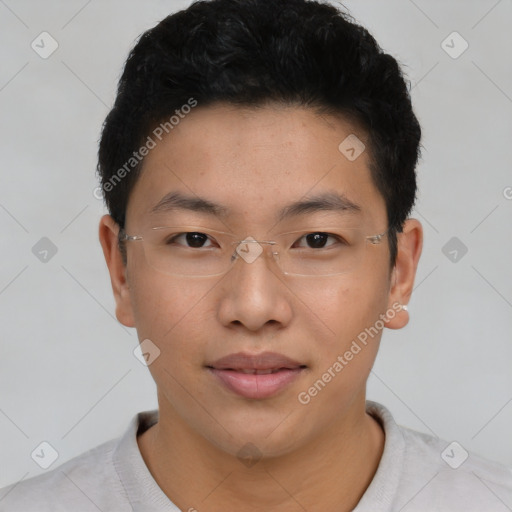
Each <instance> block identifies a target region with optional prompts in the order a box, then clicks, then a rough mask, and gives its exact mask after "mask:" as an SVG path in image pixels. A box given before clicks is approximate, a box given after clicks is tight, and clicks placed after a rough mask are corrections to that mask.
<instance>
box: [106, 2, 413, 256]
mask: <svg viewBox="0 0 512 512" xmlns="http://www.w3.org/2000/svg"><path fill="white" fill-rule="evenodd" d="M272 102H274V103H275V102H277V103H280V104H285V105H291V106H294V105H296V106H303V107H311V108H313V109H314V110H316V111H318V112H322V113H331V114H334V115H341V116H344V117H345V118H346V119H348V120H351V121H353V122H354V123H356V124H357V125H358V126H360V127H362V128H363V129H364V131H365V133H366V134H367V136H368V140H369V147H368V148H367V149H368V151H369V155H370V161H371V164H370V171H371V176H372V179H373V181H374V183H375V185H376V187H377V189H378V190H379V192H380V193H381V194H382V196H383V198H384V200H385V203H386V211H387V217H388V219H387V220H388V229H389V237H388V239H389V245H390V258H391V265H394V262H395V259H396V253H397V238H396V233H397V232H400V231H402V228H403V223H404V221H405V220H406V218H407V216H408V215H409V213H410V211H411V210H412V207H413V206H414V202H415V198H416V171H415V168H416V164H417V160H418V158H419V156H420V139H421V129H420V125H419V123H418V120H417V118H416V116H415V114H414V112H413V109H412V105H411V98H410V95H409V90H408V87H407V83H406V80H405V79H404V76H403V74H402V71H401V69H400V66H399V64H398V62H397V61H396V60H395V58H393V57H392V56H391V55H388V54H386V53H385V52H383V50H382V49H381V48H380V46H379V45H378V44H377V42H376V41H375V39H374V38H373V36H372V35H371V34H370V33H369V32H368V31H367V30H366V29H365V28H363V27H361V26H360V25H358V24H357V23H356V22H355V21H354V20H353V18H352V17H351V16H350V14H348V13H346V12H343V11H341V10H339V9H338V8H336V7H334V6H333V5H331V4H329V3H323V2H320V1H312V0H311V1H309V0H272V1H269V0H201V1H196V2H194V3H192V4H191V5H190V7H188V8H187V9H185V10H182V11H179V12H177V13H175V14H173V15H170V16H168V17H166V18H165V19H164V20H162V21H161V22H160V23H158V25H156V26H155V27H154V28H152V29H150V30H148V31H146V32H144V33H143V34H142V35H141V36H140V38H139V40H138V41H137V42H136V44H135V46H134V47H133V49H132V50H131V52H130V54H129V56H128V59H127V61H126V64H125V67H124V71H123V73H122V76H121V78H120V80H119V85H118V91H117V97H116V100H115V104H114V107H113V108H112V110H111V111H110V113H109V114H108V116H107V117H106V119H105V122H104V124H103V129H102V135H101V140H100V145H99V152H98V156H99V159H98V167H97V171H98V174H99V176H100V180H101V185H102V190H103V194H104V199H105V202H106V205H107V207H108V210H109V212H110V214H111V216H112V217H113V219H114V220H115V221H116V223H117V224H118V225H119V226H120V227H121V228H124V224H125V215H126V206H127V203H128V198H129V194H130V192H131V190H132V189H133V186H134V184H135V182H136V180H137V177H138V176H139V174H140V171H141V168H142V164H143V158H142V157H141V155H140V154H139V152H138V150H139V148H142V147H143V146H144V145H145V144H147V143H148V141H149V136H150V134H152V133H153V130H154V129H155V127H156V126H158V125H159V124H161V123H164V126H165V127H166V128H165V131H166V132H170V129H172V124H173V122H172V117H176V116H175V115H174V114H180V113H181V112H182V109H184V106H187V108H188V111H189V110H190V108H191V107H190V105H192V106H195V105H197V104H198V105H200V106H203V107H204V106H208V105H212V104H215V103H228V104H232V105H236V106H240V107H258V106H264V105H266V104H269V103H272ZM183 111H184V112H187V110H183ZM180 117H183V116H181V114H180ZM178 122H179V121H178ZM340 142H341V141H340ZM143 153H144V152H143V151H142V154H143ZM128 163H129V164H128Z"/></svg>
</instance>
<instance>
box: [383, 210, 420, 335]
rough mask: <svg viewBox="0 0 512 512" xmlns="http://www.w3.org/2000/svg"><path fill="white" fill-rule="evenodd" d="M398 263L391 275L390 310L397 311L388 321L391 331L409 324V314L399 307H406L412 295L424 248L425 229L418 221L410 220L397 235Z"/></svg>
mask: <svg viewBox="0 0 512 512" xmlns="http://www.w3.org/2000/svg"><path fill="white" fill-rule="evenodd" d="M397 239H398V240H397V242H398V243H397V256H396V263H395V266H394V267H393V271H392V273H391V288H390V292H389V299H388V309H389V310H391V309H392V310H394V311H396V312H397V313H396V315H395V316H394V317H393V318H391V319H389V320H388V321H386V327H388V328H389V329H401V328H402V327H404V326H406V325H407V323H408V322H409V313H408V312H407V311H405V310H404V309H397V305H398V304H400V305H403V306H404V305H406V304H407V303H408V302H409V300H410V298H411V294H412V289H413V286H414V278H415V276H416V269H417V267H418V261H419V259H420V255H421V249H422V247H423V228H422V226H421V223H420V222H419V221H418V220H416V219H408V220H406V221H405V223H404V227H403V231H402V233H398V234H397Z"/></svg>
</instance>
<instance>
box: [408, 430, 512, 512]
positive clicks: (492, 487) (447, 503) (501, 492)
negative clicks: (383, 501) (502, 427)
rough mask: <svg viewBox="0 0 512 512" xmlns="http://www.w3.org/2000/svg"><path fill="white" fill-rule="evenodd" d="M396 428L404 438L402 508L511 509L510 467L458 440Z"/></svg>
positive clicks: (511, 473) (511, 474)
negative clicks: (478, 452)
mask: <svg viewBox="0 0 512 512" xmlns="http://www.w3.org/2000/svg"><path fill="white" fill-rule="evenodd" d="M399 430H400V432H401V434H402V436H403V438H404V442H405V450H404V461H403V474H402V480H401V490H402V494H403V496H404V499H405V498H407V500H408V503H409V505H408V506H409V508H407V507H405V508H404V512H406V511H407V510H423V508H421V507H427V506H428V507H435V509H436V510H464V511H472V510H475V511H476V510H478V511H481V510H488V511H500V510H503V511H507V510H511V508H509V507H512V469H511V468H508V467H506V466H503V465H501V464H498V463H496V462H492V461H490V460H487V459H485V458H483V457H481V456H479V455H476V454H474V453H471V452H470V451H468V450H466V449H465V448H464V446H462V444H460V443H459V442H457V441H451V442H450V441H445V440H443V439H439V438H436V437H434V436H431V435H428V434H424V433H420V432H416V431H414V430H411V429H408V428H405V427H399ZM399 494H400V493H399ZM418 507H419V508H418Z"/></svg>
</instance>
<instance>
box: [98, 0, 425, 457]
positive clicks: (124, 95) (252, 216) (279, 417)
mask: <svg viewBox="0 0 512 512" xmlns="http://www.w3.org/2000/svg"><path fill="white" fill-rule="evenodd" d="M419 143H420V127H419V124H418V122H417V119H416V117H415V115H414V113H413V110H412V107H411V101H410V97H409V94H408V91H407V86H406V82H405V80H404V78H403V76H402V73H401V71H400V68H399V65H398V64H397V62H396V60H395V59H394V58H392V57H391V56H390V55H387V54H386V53H384V52H383V51H382V50H381V49H380V47H379V46H378V45H377V43H376V41H375V40H374V38H373V37H372V36H371V35H370V34H369V33H368V32H367V31H366V30H365V29H364V28H362V27H360V26H359V25H357V24H356V23H355V22H354V21H353V20H352V19H351V18H350V17H349V15H348V14H345V13H341V12H339V11H338V10H337V9H336V8H334V7H333V6H331V5H329V4H323V3H318V2H312V1H305V0H279V1H276V2H268V1H266V0H212V1H200V2H196V3H194V4H192V5H191V6H190V7H189V8H188V9H186V10H185V11H181V12H179V13H176V14H174V15H172V16H169V17H167V18H166V19H164V20H163V21H162V22H160V23H159V24H158V25H157V26H156V27H154V28H153V29H151V30H148V31H147V32H145V33H144V34H143V35H142V36H141V37H140V39H139V41H138V42H137V44H136V45H135V47H134V48H133V50H132V51H131V53H130V55H129V57H128V60H127V62H126V66H125V68H124V72H123V74H122V77H121V79H120V83H119V88H118V94H117V98H116V101H115V105H114V107H113V109H112V111H111V112H110V113H109V115H108V116H107V118H106V121H105V124H104V127H103V133H102V138H101V142H100V149H99V163H98V171H99V174H100V178H101V183H102V187H103V191H104V196H105V201H106V204H107V207H108V209H109V213H110V215H108V216H105V217H104V218H103V219H102V221H101V224H100V239H101V242H102V246H103V249H104V253H105V257H106V260H107V264H108V266H109V270H110V274H111V279H112V286H113V289H114V295H115V299H116V304H117V308H116V313H117V317H118V319H119V321H121V322H122V323H123V324H124V325H127V326H130V327H136V328H137V332H138V336H139V340H141V341H142V340H146V339H149V340H151V343H152V344H154V346H156V347H158V350H159V351H160V354H159V356H158V357H157V358H156V359H155V360H154V362H152V364H151V365H150V371H151V373H152V375H153V377H154V379H155V381H156V384H157V387H158V393H159V404H160V411H161V415H167V416H169V417H170V416H172V417H173V418H174V419H175V420H176V421H181V422H182V424H183V426H184V428H190V430H191V431H193V432H195V433H196V434H197V435H198V436H200V437H201V438H202V439H205V440H208V441H209V442H211V443H212V444H213V445H215V446H217V447H219V448H220V449H222V450H224V451H226V452H230V453H236V452H237V450H238V449H239V448H240V447H241V446H243V445H244V444H245V443H247V442H252V443H253V444H256V445H257V446H259V447H261V450H262V451H263V452H266V453H269V454H273V455H277V454H279V453H284V452H286V451H290V450H293V449H294V448H296V447H298V446H301V445H303V444H305V443H306V442H307V441H308V440H310V439H313V438H314V437H315V436H318V435H319V433H322V432H324V433H325V431H326V430H327V428H328V425H332V424H333V421H335V420H340V421H341V420H342V419H343V417H346V416H347V415H349V414H352V413H353V412H354V410H355V409H354V408H355V407H356V405H355V404H359V405H358V407H359V409H360V405H361V403H363V401H364V392H365V384H366V379H367V377H368V374H369V371H370V369H371V366H372V364H373V361H374V358H375V356H376V353H377V350H378V344H379V341H380V336H381V334H382V328H381V327H380V324H379V323H377V322H380V323H381V324H382V326H384V325H385V326H386V327H389V328H400V327H402V326H403V325H405V324H406V323H407V320H408V315H407V313H406V312H405V311H403V310H401V309H400V305H401V304H406V303H407V302H408V300H409V297H410V294H411V291H412V285H413V280H414V274H415V271H416V265H417V262H418V259H419V255H420V252H421V226H420V225H419V223H418V222H417V221H414V220H412V219H408V215H409V213H410V211H411V209H412V207H413V204H414V200H415V195H416V175H415V166H416V163H417V159H418V155H419ZM354 144H355V145H354ZM347 151H348V152H347ZM354 156H356V157H355V158H354ZM183 196H188V199H187V198H184V197H183ZM164 198H167V200H165V199H164ZM169 198H171V200H169ZM333 198H335V199H337V200H338V203H337V204H334V203H336V200H335V199H333ZM339 198H341V202H340V200H339ZM162 199H164V201H163V202H162ZM298 203H300V204H298ZM293 204H295V206H294V207H291V205H293ZM157 205H160V206H158V207H156V206H157ZM163 206H167V208H165V207H163ZM155 207H156V208H155ZM286 211H288V213H290V212H291V214H290V215H288V216H286V215H283V213H284V212H286ZM164 225H165V226H168V225H193V226H202V227H204V228H205V229H206V228H208V229H211V230H216V231H222V232H227V233H230V234H233V236H234V237H235V239H237V237H238V240H243V239H246V238H247V237H249V236H251V237H254V238H255V239H256V240H260V241H261V240H272V239H273V238H272V237H273V236H277V237H278V236H279V235H280V234H282V233H286V232H290V231H296V230H297V231H298V230H300V229H302V228H315V229H314V230H313V231H314V232H317V231H318V229H316V228H321V227H328V226H334V225H340V226H343V228H344V229H347V230H348V231H349V232H350V233H359V234H363V235H365V236H371V235H377V234H382V233H385V236H384V237H383V238H382V241H381V243H378V244H372V243H368V242H365V243H364V250H362V251H361V252H358V257H357V258H356V259H354V264H353V265H352V266H351V267H350V272H345V273H342V274H340V275H324V276H314V277H311V276H309V277H308V276H295V275H294V276H291V275H286V274H284V273H282V272H281V269H280V268H279V266H278V265H277V264H276V263H275V261H274V260H273V259H272V257H271V251H270V250H269V251H267V250H266V248H265V250H264V251H263V253H262V256H261V257H258V258H257V259H256V260H255V261H253V262H251V263H247V262H246V261H242V259H241V258H238V260H236V261H235V263H234V264H233V265H232V266H231V267H230V268H229V270H228V271H227V272H225V273H224V274H222V275H220V276H219V275H216V276H206V277H204V276H203V277H200V278H197V277H190V276H183V275H171V274H169V273H162V272H161V268H160V269H157V268H155V266H154V265H152V264H150V263H151V262H150V261H148V254H147V250H146V246H145V245H144V244H145V241H143V242H142V243H138V242H136V241H134V242H133V243H132V242H131V241H130V242H127V241H125V240H123V239H122V238H123V235H124V233H127V234H128V235H129V236H137V235H140V234H142V233H146V232H147V230H148V229H150V228H151V227H157V226H164ZM391 312H392V313H391ZM376 325H377V327H375V326H376ZM372 328H373V330H372ZM365 330H366V331H365ZM363 332H366V333H367V336H366V339H365V340H364V341H365V342H364V343H363V341H362V337H361V333H363ZM369 332H371V333H373V334H371V335H368V333H369ZM358 339H359V343H357V342H356V345H354V341H355V340H358ZM356 346H357V347H359V350H358V349H357V348H356ZM265 351H271V352H279V353H280V354H284V355H286V356H287V357H289V358H291V359H293V360H294V361H298V362H299V363H300V365H301V366H302V367H303V369H302V370H301V371H300V372H299V373H298V377H297V378H295V380H294V381H293V382H292V383H291V384H289V385H288V386H287V387H285V388H284V389H283V390H281V391H280V392H278V393H277V394H274V395H272V396H269V397H266V398H247V397H246V396H245V397H244V396H240V395H238V394H236V393H234V392H233V391H232V390H230V389H228V388H226V387H225V386H223V385H222V384H220V383H219V382H218V379H216V377H215V375H212V372H211V371H210V370H211V366H212V364H213V363H214V362H215V361H217V360H218V359H219V358H222V357H224V356H226V355H228V354H232V353H239V352H244V353H246V354H253V355H255V354H260V353H262V352H265ZM347 351H348V352H351V353H352V356H350V359H349V360H348V361H346V359H343V360H344V361H346V363H347V364H345V363H343V364H342V363H341V362H340V361H339V359H337V358H338V356H340V355H342V356H343V354H345V353H347ZM336 361H338V363H339V364H342V366H343V367H342V368H341V369H339V366H337V367H336V368H334V366H335V362H336ZM326 372H327V373H328V374H329V375H330V378H329V377H325V379H323V377H322V376H323V375H325V374H326ZM318 380H322V382H323V383H324V384H325V385H322V384H318V385H317V386H316V389H317V391H316V392H314V391H313V392H311V393H306V394H304V393H303V392H304V391H307V390H308V389H309V388H310V387H311V386H312V384H313V383H314V382H318ZM326 380H327V382H325V381H326ZM320 389H321V392H320ZM301 392H302V393H303V394H302V395H301V396H302V400H301V399H300V397H299V395H300V393H301ZM306 396H308V397H309V399H308V398H307V397H306ZM312 397H314V400H313V399H312ZM306 402H307V403H306ZM333 402H335V403H337V404H339V407H338V408H334V409H333V408H332V403H333ZM200 404H202V406H201V405H200ZM206 404H207V408H208V411H207V412H206V411H205V408H204V406H205V405H206ZM359 409H358V410H359ZM286 412H289V415H288V416H287V420H286V421H283V417H284V416H286ZM280 422H281V423H280ZM278 425H279V427H278V428H277V426H278ZM270 432H272V434H269V433H270ZM290 432H294V433H295V434H294V435H293V436H290Z"/></svg>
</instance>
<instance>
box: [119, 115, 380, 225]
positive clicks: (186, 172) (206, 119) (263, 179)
mask: <svg viewBox="0 0 512 512" xmlns="http://www.w3.org/2000/svg"><path fill="white" fill-rule="evenodd" d="M347 137H348V139H347ZM354 137H357V139H354ZM358 140H359V141H360V145H359V146H356V147H355V151H360V150H361V149H362V148H363V144H366V145H367V141H366V134H365V133H364V132H361V131H360V130H358V129H356V127H355V126H353V125H351V124H350V123H348V122H347V121H346V120H344V119H343V118H340V117H334V116H331V115H328V116H327V115H324V116H320V115H319V114H317V113H315V112H314V111H313V110H311V109H306V108H302V107H290V106H276V105H272V106H266V107H260V108H251V109H248V108H239V107H235V106H232V105H215V106H211V107H204V108H201V107H200V106H198V107H196V109H195V110H194V111H193V112H192V113H190V114H188V115H187V116H185V117H184V118H183V119H182V120H181V121H180V122H179V124H177V125H175V126H174V127H173V129H172V131H170V133H168V134H166V135H164V136H163V137H162V140H158V139H155V142H156V144H155V147H154V148H153V149H152V150H151V151H150V152H149V154H148V155H147V156H146V157H145V160H144V163H143V168H142V172H141V175H140V177H139V179H138V181H137V183H136V184H135V187H134V189H133V191H132V193H131V196H130V200H129V203H128V209H127V219H128V221H129V220H130V218H139V217H141V216H148V215H152V214H153V213H152V210H155V206H157V205H158V204H159V203H161V202H162V200H163V199H164V198H165V196H169V194H171V195H172V194H173V193H176V192H178V193H180V194H181V195H182V196H188V197H194V196H195V197H196V198H201V199H206V200H209V201H210V202H211V203H215V204H216V205H218V206H220V207H222V208H221V209H220V210H222V214H223V215H225V216H227V217H231V220H233V219H236V221H237V222H238V221H240V222H244V223H249V224H251V223H254V224H259V223H263V222H272V221H275V220H276V217H278V216H280V215H281V216H282V214H283V212H285V211H286V208H287V205H290V204H292V203H296V202H297V201H298V200H299V199H307V198H308V197H319V196H326V195H328V196H329V195H330V199H333V197H334V195H338V196H341V197H342V198H343V199H344V200H346V202H347V203H352V204H353V205H357V206H358V207H359V208H356V209H352V210H351V211H352V213H356V210H359V211H358V212H357V213H358V215H360V217H361V219H362V220H364V221H379V220H380V221H382V218H383V216H384V218H385V204H384V200H383V198H382V196H381V195H380V193H379V192H378V191H377V189H376V187H375V185H374V183H373V181H372V178H371V175H370V171H369V167H368V165H369V160H370V159H369V154H368V151H365V150H363V152H362V153H361V154H360V155H359V156H358V157H357V158H355V159H353V158H347V156H349V157H352V156H353V153H354V152H352V153H351V152H349V153H347V152H346V151H345V150H346V146H347V144H348V146H354V141H355V142H356V144H357V141H358ZM344 141H347V142H344ZM340 144H341V150H340ZM349 149H350V148H349ZM164 202H165V200H164ZM157 210H158V208H157ZM306 210H307V209H302V210H301V209H300V208H299V209H298V210H297V212H296V213H300V214H301V215H305V214H306V213H307V211H306ZM349 210H350V209H349ZM203 213H205V214H206V213H207V212H206V211H205V212H203ZM380 223H382V222H380Z"/></svg>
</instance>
